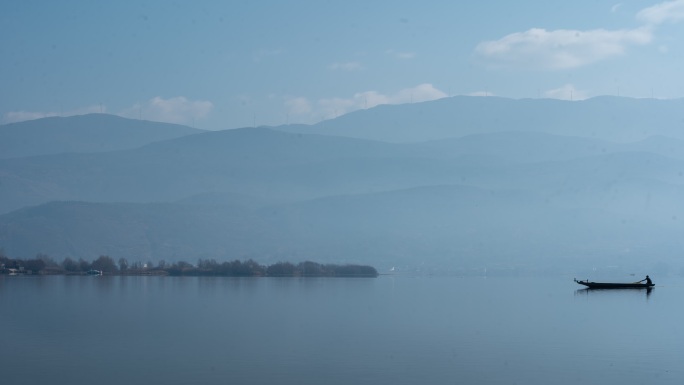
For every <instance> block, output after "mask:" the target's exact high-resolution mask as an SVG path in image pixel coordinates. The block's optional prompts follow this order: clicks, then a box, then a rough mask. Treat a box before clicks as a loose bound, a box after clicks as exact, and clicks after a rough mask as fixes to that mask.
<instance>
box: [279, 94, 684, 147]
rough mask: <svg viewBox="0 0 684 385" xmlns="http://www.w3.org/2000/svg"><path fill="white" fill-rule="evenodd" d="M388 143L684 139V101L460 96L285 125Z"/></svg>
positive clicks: (295, 130) (619, 98) (610, 97)
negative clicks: (515, 137)
mask: <svg viewBox="0 0 684 385" xmlns="http://www.w3.org/2000/svg"><path fill="white" fill-rule="evenodd" d="M282 129H283V130H286V131H288V132H300V133H317V134H329V135H340V136H349V137H354V138H363V139H373V140H381V141H388V142H417V141H427V140H436V139H444V138H450V137H461V136H465V135H471V134H484V133H491V132H500V131H509V130H516V131H533V132H544V133H549V134H558V135H567V136H581V137H586V138H595V139H602V140H609V141H615V142H631V141H637V140H642V139H646V138H648V137H650V136H653V135H663V136H668V137H672V138H677V139H684V99H669V100H659V99H633V98H624V97H615V96H602V97H596V98H591V99H587V100H581V101H574V102H573V101H567V100H556V99H507V98H501V97H473V96H455V97H450V98H443V99H439V100H435V101H430V102H422V103H411V104H402V105H382V106H378V107H376V108H371V109H367V110H359V111H355V112H351V113H349V114H346V115H343V116H340V117H338V118H336V119H331V120H326V121H323V122H320V123H318V124H315V125H312V126H303V125H293V126H291V127H289V126H283V128H282Z"/></svg>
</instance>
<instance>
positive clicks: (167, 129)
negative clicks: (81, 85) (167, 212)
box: [0, 114, 203, 158]
mask: <svg viewBox="0 0 684 385" xmlns="http://www.w3.org/2000/svg"><path fill="white" fill-rule="evenodd" d="M202 131H203V130H198V129H194V128H190V127H187V126H181V125H178V124H170V123H159V122H150V121H144V120H134V119H126V118H122V117H119V116H115V115H107V114H88V115H76V116H69V117H64V118H62V117H49V118H41V119H36V120H28V121H24V122H19V123H10V124H4V125H0V158H16V157H23V156H34V155H46V154H61V153H68V152H104V151H112V150H123V149H128V148H136V147H140V146H142V145H145V144H148V143H152V142H156V141H159V140H164V139H172V138H177V137H181V136H185V135H190V134H196V133H199V132H202Z"/></svg>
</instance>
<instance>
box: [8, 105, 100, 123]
mask: <svg viewBox="0 0 684 385" xmlns="http://www.w3.org/2000/svg"><path fill="white" fill-rule="evenodd" d="M97 112H107V107H106V106H101V105H93V106H86V107H79V108H75V109H71V110H67V111H61V112H56V111H9V112H5V113H4V114H3V115H2V123H3V124H7V123H16V122H23V121H25V120H34V119H41V118H47V117H51V116H73V115H85V114H92V113H97Z"/></svg>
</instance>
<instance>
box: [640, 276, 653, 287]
mask: <svg viewBox="0 0 684 385" xmlns="http://www.w3.org/2000/svg"><path fill="white" fill-rule="evenodd" d="M644 281H646V284H647V285H648V286H651V285H653V281H651V278H650V277H649V276H648V275H647V276H646V278H644V279H642V280H641V281H639V282H644Z"/></svg>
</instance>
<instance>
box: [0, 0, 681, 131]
mask: <svg viewBox="0 0 684 385" xmlns="http://www.w3.org/2000/svg"><path fill="white" fill-rule="evenodd" d="M0 36H1V38H0V123H10V122H15V121H21V120H27V119H35V118H38V117H43V116H54V115H62V116H66V115H74V114H82V113H88V112H100V111H102V112H107V113H111V114H117V115H121V116H125V117H131V118H143V119H148V120H158V121H167V122H174V123H182V124H187V125H194V126H195V127H198V128H204V129H225V128H236V127H245V126H252V125H278V124H285V123H315V122H318V121H321V120H324V119H330V118H333V117H335V116H339V115H341V114H344V113H347V112H350V111H354V110H357V109H362V108H370V107H373V106H375V105H378V104H388V103H393V104H397V103H410V102H419V101H425V100H433V99H438V98H442V97H447V96H450V95H485V94H486V95H497V96H502V97H509V98H516V99H517V98H558V99H570V98H572V99H573V100H581V99H585V98H590V97H594V96H599V95H621V96H629V97H637V98H646V97H656V98H681V97H683V96H684V76H683V74H684V72H683V71H682V68H684V41H683V39H684V0H676V1H665V2H654V1H637V0H634V1H629V2H627V1H625V2H622V3H621V2H617V1H603V0H592V1H589V0H578V1H575V2H568V1H557V2H551V1H522V0H521V1H515V2H514V1H488V2H474V1H469V2H455V1H423V2H416V1H371V0H366V1H355V0H348V1H322V0H319V1H237V0H236V1H173V2H172V1H135V2H134V1H123V2H96V1H30V0H29V1H19V0H16V1H12V0H10V1H3V2H0Z"/></svg>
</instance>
